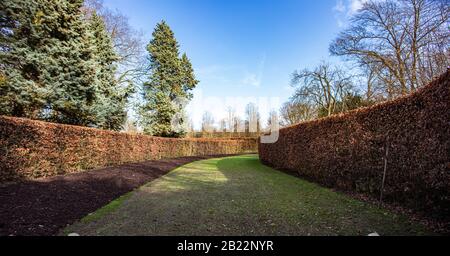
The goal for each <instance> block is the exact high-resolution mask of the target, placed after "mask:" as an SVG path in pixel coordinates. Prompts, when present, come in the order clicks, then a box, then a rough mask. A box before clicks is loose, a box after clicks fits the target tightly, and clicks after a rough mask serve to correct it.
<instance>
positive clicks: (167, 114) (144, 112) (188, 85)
mask: <svg viewBox="0 0 450 256" xmlns="http://www.w3.org/2000/svg"><path fill="white" fill-rule="evenodd" d="M152 36H153V39H152V40H151V41H150V43H149V44H148V46H147V50H148V52H149V54H150V69H151V73H150V77H149V81H148V82H146V83H144V86H143V98H144V101H145V104H144V105H143V106H141V107H140V114H141V124H142V126H143V128H144V132H145V133H146V134H151V135H155V136H162V137H180V136H183V135H184V133H185V132H184V131H179V130H175V129H174V127H173V125H172V121H173V120H174V117H176V116H177V115H178V116H181V117H183V116H184V115H183V105H182V104H181V103H180V102H182V101H183V100H180V99H186V100H189V99H190V98H192V95H191V93H190V90H192V89H193V88H195V86H196V85H197V83H198V81H197V80H196V79H195V76H194V71H193V68H192V65H191V63H190V61H189V59H188V58H187V56H186V55H185V54H184V55H183V56H182V57H181V58H180V53H179V44H178V42H177V41H176V39H175V36H174V33H173V31H172V30H171V29H170V27H169V26H168V25H167V24H166V23H165V22H164V21H162V22H161V23H159V24H157V26H156V28H155V31H154V32H153V34H152ZM178 121H179V122H180V124H179V125H180V127H182V126H183V123H185V122H186V118H179V120H178Z"/></svg>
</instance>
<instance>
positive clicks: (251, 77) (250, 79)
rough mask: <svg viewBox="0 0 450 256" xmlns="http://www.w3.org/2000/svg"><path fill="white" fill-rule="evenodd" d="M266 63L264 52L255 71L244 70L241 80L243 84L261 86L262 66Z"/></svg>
mask: <svg viewBox="0 0 450 256" xmlns="http://www.w3.org/2000/svg"><path fill="white" fill-rule="evenodd" d="M265 65H266V54H263V57H262V58H261V60H260V61H259V64H258V66H257V71H256V72H245V75H244V78H243V79H242V80H241V83H242V84H243V85H249V86H254V87H259V86H261V81H262V79H263V72H264V67H265Z"/></svg>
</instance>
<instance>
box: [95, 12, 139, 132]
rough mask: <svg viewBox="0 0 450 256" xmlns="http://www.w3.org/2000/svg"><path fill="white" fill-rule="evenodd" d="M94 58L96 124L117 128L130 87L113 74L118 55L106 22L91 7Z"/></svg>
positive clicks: (121, 121)
mask: <svg viewBox="0 0 450 256" xmlns="http://www.w3.org/2000/svg"><path fill="white" fill-rule="evenodd" d="M89 30H90V31H91V39H92V43H91V44H92V45H93V46H94V47H95V50H94V54H93V58H94V61H95V63H96V66H97V68H96V80H95V83H96V88H97V94H96V100H95V104H94V105H93V106H94V111H95V116H96V123H97V126H98V127H100V128H103V129H110V130H120V129H122V126H123V124H124V123H125V119H126V111H125V108H126V104H127V99H128V95H129V94H130V93H132V87H130V86H129V87H125V88H122V87H121V86H120V85H119V84H118V81H117V79H116V77H115V74H116V70H117V65H116V62H117V60H118V59H119V56H118V55H117V54H116V52H115V50H114V47H113V42H112V39H111V36H110V35H109V34H108V32H107V31H106V26H105V22H104V21H103V19H102V18H101V17H100V16H99V15H97V13H96V12H95V11H94V12H93V13H92V15H91V16H90V17H89Z"/></svg>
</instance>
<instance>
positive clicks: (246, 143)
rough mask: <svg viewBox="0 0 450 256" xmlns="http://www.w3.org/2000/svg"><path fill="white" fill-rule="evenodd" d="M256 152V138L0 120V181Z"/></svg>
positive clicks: (16, 119)
mask: <svg viewBox="0 0 450 256" xmlns="http://www.w3.org/2000/svg"><path fill="white" fill-rule="evenodd" d="M256 151H257V142H256V139H233V140H225V139H170V138H157V137H151V136H146V135H133V134H126V133H119V132H112V131H105V130H98V129H92V128H86V127H79V126H71V125H61V124H54V123H46V122H41V121H34V120H29V119H22V118H14V117H5V116H0V182H7V181H17V180H21V179H30V178H40V177H48V176H53V175H59V174H67V173H74V172H79V171H82V170H87V169H93V168H99V167H106V166H113V165H119V164H123V163H127V162H140V161H145V160H154V159H161V158H175V157H182V156H204V155H218V154H240V153H249V152H256Z"/></svg>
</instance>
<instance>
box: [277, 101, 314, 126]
mask: <svg viewBox="0 0 450 256" xmlns="http://www.w3.org/2000/svg"><path fill="white" fill-rule="evenodd" d="M315 117H316V114H315V111H314V107H313V106H312V105H310V104H308V103H301V102H295V101H288V102H286V103H284V104H283V106H282V107H281V109H280V119H281V120H280V124H281V125H282V126H289V125H294V124H297V123H300V122H303V121H308V120H311V119H313V118H315Z"/></svg>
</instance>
